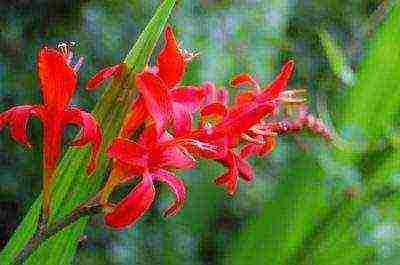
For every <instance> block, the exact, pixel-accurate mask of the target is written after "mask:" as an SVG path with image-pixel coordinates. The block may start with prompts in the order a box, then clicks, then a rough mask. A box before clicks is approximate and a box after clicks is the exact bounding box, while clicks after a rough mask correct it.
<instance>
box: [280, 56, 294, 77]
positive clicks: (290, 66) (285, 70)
mask: <svg viewBox="0 0 400 265" xmlns="http://www.w3.org/2000/svg"><path fill="white" fill-rule="evenodd" d="M294 67H295V62H294V60H288V61H286V62H285V64H284V65H283V67H282V70H281V74H283V76H284V77H286V78H285V79H289V78H290V77H291V76H292V74H293V72H294Z"/></svg>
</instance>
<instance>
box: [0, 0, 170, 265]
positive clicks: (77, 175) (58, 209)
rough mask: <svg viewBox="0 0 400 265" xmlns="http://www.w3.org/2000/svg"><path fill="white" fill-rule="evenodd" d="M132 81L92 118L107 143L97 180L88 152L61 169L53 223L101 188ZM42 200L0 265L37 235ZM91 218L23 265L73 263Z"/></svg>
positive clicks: (141, 56)
mask: <svg viewBox="0 0 400 265" xmlns="http://www.w3.org/2000/svg"><path fill="white" fill-rule="evenodd" d="M175 1H176V0H165V1H163V3H162V4H161V5H160V7H159V8H158V10H157V11H156V13H155V15H154V17H153V18H152V19H151V21H150V22H149V24H148V25H147V26H146V28H145V30H144V31H143V33H142V34H141V35H140V37H139V38H138V40H137V42H136V44H135V45H134V47H133V48H132V50H131V51H130V52H129V54H128V56H127V57H126V59H125V63H126V66H127V67H126V72H125V76H126V77H127V78H131V77H132V75H133V74H135V73H137V72H138V71H140V70H142V69H143V68H144V67H145V65H146V64H147V62H148V60H149V57H150V54H151V52H152V50H153V48H154V46H155V44H156V41H157V40H158V38H159V36H160V35H161V32H162V30H163V28H164V26H165V24H166V22H167V19H168V17H169V15H170V13H171V11H172V8H173V7H174V5H175ZM133 95H134V93H132V86H131V82H123V83H122V82H121V80H117V79H115V80H113V82H112V83H111V84H110V86H109V87H108V88H107V90H106V91H105V93H104V94H103V96H102V98H101V100H100V101H99V103H98V104H97V105H96V107H95V109H94V111H93V114H94V115H95V116H96V117H97V120H98V121H99V123H100V124H101V127H102V129H103V135H104V139H103V143H102V147H101V155H100V157H99V162H98V167H97V169H96V171H95V173H94V174H93V175H91V176H90V177H87V176H86V175H85V166H86V163H87V158H88V156H89V148H82V149H76V148H70V149H69V150H68V151H67V153H66V155H65V156H64V157H63V159H62V160H61V162H60V163H59V166H58V168H57V173H56V174H57V176H56V181H55V184H54V188H53V201H52V215H51V217H50V218H51V219H53V220H54V218H59V217H61V216H62V215H65V214H66V213H68V212H69V211H70V210H71V209H73V207H74V206H76V205H77V204H79V203H80V202H82V201H83V200H85V199H87V198H89V197H90V196H91V195H93V194H94V193H95V192H96V191H97V189H98V188H99V186H100V184H101V181H102V179H103V178H104V177H105V173H106V169H107V166H108V162H109V160H108V158H107V156H106V155H105V152H104V150H105V149H106V147H107V146H108V144H109V143H110V141H111V140H112V139H113V138H114V137H115V136H116V135H117V134H118V132H119V130H120V127H121V123H122V119H123V118H124V116H125V113H126V112H127V110H128V108H129V106H130V102H131V100H132V98H133ZM40 205H41V199H40V198H38V199H37V201H36V202H35V203H34V205H33V206H32V208H31V210H30V211H29V213H28V214H27V216H26V217H25V219H24V221H23V222H22V223H21V225H20V226H19V228H18V229H17V230H16V232H15V233H14V235H13V237H12V238H11V240H10V241H9V243H8V244H7V246H6V247H5V248H4V250H3V251H2V252H1V253H0V261H1V264H2V265H3V264H4V265H6V264H10V263H11V261H12V258H13V256H14V255H16V253H18V252H19V251H20V250H21V249H22V247H23V246H24V244H25V243H26V242H27V240H28V239H29V238H30V237H31V236H32V234H33V233H34V232H35V224H36V221H37V217H38V214H39V209H40ZM86 223H87V218H83V219H81V220H80V221H78V222H76V223H75V224H74V225H72V226H70V227H69V228H67V229H65V230H63V231H62V232H60V233H58V234H57V235H56V236H54V237H52V238H51V239H50V240H48V241H47V242H46V243H45V244H43V245H42V246H41V247H40V248H39V249H38V250H37V251H36V252H35V253H33V255H31V257H30V258H29V259H28V261H27V262H26V263H25V264H70V263H71V262H72V259H73V257H74V255H75V251H76V246H77V242H78V238H79V237H80V235H81V234H82V233H83V231H84V228H85V226H86Z"/></svg>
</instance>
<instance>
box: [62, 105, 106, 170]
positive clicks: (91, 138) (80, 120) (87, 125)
mask: <svg viewBox="0 0 400 265" xmlns="http://www.w3.org/2000/svg"><path fill="white" fill-rule="evenodd" d="M68 123H73V124H75V125H77V126H79V127H82V131H81V133H80V136H79V137H78V138H77V139H75V140H74V141H72V142H71V145H73V146H84V145H86V144H89V143H90V144H91V145H92V155H91V159H90V163H89V165H88V167H87V174H88V175H90V174H91V173H93V171H94V170H95V169H96V162H97V158H98V154H99V151H100V145H101V140H102V135H101V128H100V126H99V124H98V123H97V121H96V119H95V118H94V117H93V116H92V115H91V114H90V113H87V112H85V111H83V110H81V109H79V108H75V107H70V108H69V109H68V110H66V111H65V113H64V117H63V124H68Z"/></svg>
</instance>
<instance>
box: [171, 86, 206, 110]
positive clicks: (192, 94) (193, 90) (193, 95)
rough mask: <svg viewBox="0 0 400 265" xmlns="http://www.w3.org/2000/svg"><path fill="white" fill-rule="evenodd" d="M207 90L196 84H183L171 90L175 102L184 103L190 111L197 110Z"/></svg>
mask: <svg viewBox="0 0 400 265" xmlns="http://www.w3.org/2000/svg"><path fill="white" fill-rule="evenodd" d="M205 95H206V93H205V91H204V89H202V88H199V87H195V86H181V87H178V88H174V89H172V90H171V97H172V100H173V101H174V102H177V103H179V104H182V105H183V106H184V107H185V108H186V109H187V110H188V111H189V112H191V113H193V112H195V111H196V110H197V109H198V108H199V107H200V105H201V103H202V102H203V100H204V98H205Z"/></svg>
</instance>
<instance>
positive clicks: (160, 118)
mask: <svg viewBox="0 0 400 265" xmlns="http://www.w3.org/2000/svg"><path fill="white" fill-rule="evenodd" d="M136 85H137V87H138V89H139V92H140V93H141V95H142V97H143V99H144V103H145V106H146V109H147V111H148V112H149V114H150V115H151V117H152V118H153V119H154V122H155V123H156V128H157V132H159V133H161V131H162V129H164V128H165V127H166V125H167V123H168V122H169V121H171V120H172V100H171V97H170V94H169V91H168V88H167V87H166V86H165V84H164V82H163V81H162V80H161V79H160V78H159V77H158V76H156V75H154V74H152V73H149V72H142V73H140V74H138V75H137V76H136Z"/></svg>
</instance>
